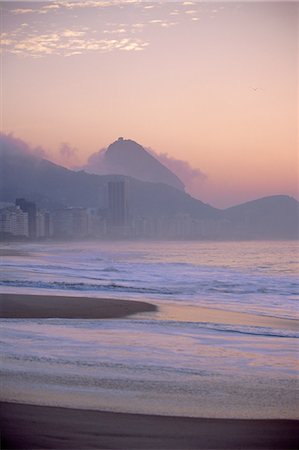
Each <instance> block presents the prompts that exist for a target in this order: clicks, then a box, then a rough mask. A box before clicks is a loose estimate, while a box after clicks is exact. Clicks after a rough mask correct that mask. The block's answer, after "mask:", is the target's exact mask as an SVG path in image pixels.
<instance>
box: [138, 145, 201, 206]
mask: <svg viewBox="0 0 299 450" xmlns="http://www.w3.org/2000/svg"><path fill="white" fill-rule="evenodd" d="M147 150H148V151H149V152H150V153H151V154H152V155H153V156H154V157H155V158H156V159H158V160H159V161H160V162H161V163H162V164H163V165H164V166H166V167H167V168H168V169H169V170H171V171H172V172H173V173H174V174H175V175H177V177H179V179H180V180H181V181H182V182H183V183H184V185H185V188H186V191H187V192H188V193H189V194H191V195H193V196H195V197H197V196H199V195H200V190H201V189H200V188H201V186H202V184H203V183H204V182H205V181H206V180H207V175H206V174H205V173H203V172H202V171H201V170H200V169H198V168H194V167H192V166H191V165H190V163H189V162H188V161H184V160H182V159H177V158H174V157H172V156H170V155H168V154H167V153H157V152H155V151H154V150H152V149H147Z"/></svg>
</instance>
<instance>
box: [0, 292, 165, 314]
mask: <svg viewBox="0 0 299 450" xmlns="http://www.w3.org/2000/svg"><path fill="white" fill-rule="evenodd" d="M156 310H157V307H156V306H155V305H152V304H150V303H146V302H140V301H131V300H117V299H104V298H101V299H98V298H85V297H83V298H81V297H67V296H52V295H25V294H3V293H2V294H0V317H1V318H11V319H29V318H30V319H41V318H43V319H49V318H63V319H67V318H68V319H112V318H121V317H126V316H129V315H131V314H137V313H143V312H150V311H156Z"/></svg>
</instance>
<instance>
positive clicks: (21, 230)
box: [0, 206, 29, 237]
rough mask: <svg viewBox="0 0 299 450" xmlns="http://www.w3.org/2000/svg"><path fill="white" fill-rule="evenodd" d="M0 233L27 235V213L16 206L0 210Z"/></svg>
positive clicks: (5, 234) (4, 234)
mask: <svg viewBox="0 0 299 450" xmlns="http://www.w3.org/2000/svg"><path fill="white" fill-rule="evenodd" d="M0 233H1V235H2V236H7V237H9V236H24V237H28V236H29V220H28V213H27V212H24V211H22V210H21V208H20V207H18V206H9V207H6V208H3V209H1V210H0Z"/></svg>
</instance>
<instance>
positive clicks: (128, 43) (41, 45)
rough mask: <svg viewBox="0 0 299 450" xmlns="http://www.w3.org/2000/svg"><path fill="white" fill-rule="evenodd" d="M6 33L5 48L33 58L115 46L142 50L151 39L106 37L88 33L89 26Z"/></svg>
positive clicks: (6, 50)
mask: <svg viewBox="0 0 299 450" xmlns="http://www.w3.org/2000/svg"><path fill="white" fill-rule="evenodd" d="M118 32H120V31H119V30H118ZM3 37H4V39H3V41H2V52H7V53H14V54H17V55H20V56H31V57H33V58H42V57H45V56H49V55H56V56H72V55H78V54H81V53H84V52H100V53H104V52H111V51H113V50H125V51H136V50H138V51H141V50H144V49H145V48H146V46H147V45H148V42H146V41H144V40H142V39H139V38H138V39H137V38H132V37H125V38H120V37H119V38H118V37H117V36H115V38H114V39H106V38H104V39H103V38H97V37H94V36H90V35H89V36H88V35H87V32H86V29H84V30H78V29H76V30H75V29H73V30H71V29H66V30H60V31H57V32H54V33H43V34H39V33H38V32H32V31H31V32H29V33H26V34H25V33H24V32H23V30H20V29H18V30H16V31H15V32H13V33H5V35H4V36H3Z"/></svg>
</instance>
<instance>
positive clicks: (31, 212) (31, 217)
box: [16, 198, 36, 238]
mask: <svg viewBox="0 0 299 450" xmlns="http://www.w3.org/2000/svg"><path fill="white" fill-rule="evenodd" d="M16 206H19V207H20V208H21V210H22V211H24V212H26V213H27V214H28V230H29V237H30V238H35V237H36V204H35V203H33V202H28V201H27V200H25V199H24V198H17V199H16Z"/></svg>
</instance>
